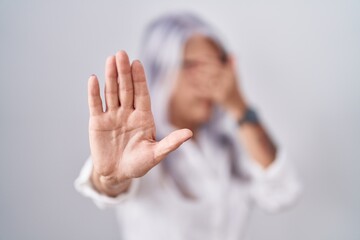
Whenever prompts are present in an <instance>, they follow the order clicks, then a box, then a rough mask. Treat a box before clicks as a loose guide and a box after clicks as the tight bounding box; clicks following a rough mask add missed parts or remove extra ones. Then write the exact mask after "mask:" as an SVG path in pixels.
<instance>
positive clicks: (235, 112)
mask: <svg viewBox="0 0 360 240" xmlns="http://www.w3.org/2000/svg"><path fill="white" fill-rule="evenodd" d="M226 109H227V111H228V112H229V113H230V115H231V116H233V118H234V119H236V120H238V119H240V118H242V117H243V116H244V115H245V112H246V110H247V109H248V106H247V104H246V103H245V101H244V100H243V99H242V98H241V97H240V96H237V97H235V98H234V99H233V100H232V101H229V102H228V104H227V106H226Z"/></svg>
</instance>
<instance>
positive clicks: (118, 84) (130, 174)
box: [88, 51, 192, 196]
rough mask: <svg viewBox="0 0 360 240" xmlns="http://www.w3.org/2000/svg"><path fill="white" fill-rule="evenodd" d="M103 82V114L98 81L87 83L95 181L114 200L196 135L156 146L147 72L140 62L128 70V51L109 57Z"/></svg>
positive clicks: (180, 134) (179, 134)
mask: <svg viewBox="0 0 360 240" xmlns="http://www.w3.org/2000/svg"><path fill="white" fill-rule="evenodd" d="M105 79H106V81H105V102H106V110H105V111H103V107H102V99H101V97H100V88H99V82H98V79H97V77H96V76H95V75H92V76H91V77H90V78H89V82H88V102H89V109H90V121H89V138H90V149H91V157H92V160H93V166H94V167H93V174H92V181H93V184H94V185H95V188H97V190H98V191H100V192H104V193H105V194H108V195H110V196H116V195H118V194H119V193H121V192H123V191H125V190H126V189H127V187H128V185H129V184H130V180H131V179H132V178H137V177H141V176H143V175H145V174H146V173H147V172H148V171H149V170H150V169H151V168H153V167H154V166H156V165H157V164H158V163H160V162H161V160H163V159H164V158H165V157H166V155H167V154H169V153H170V152H171V151H174V150H175V149H177V148H178V147H179V146H180V145H181V144H182V143H184V142H185V141H187V140H188V139H189V138H191V136H192V132H191V131H190V130H188V129H181V130H177V131H174V132H172V133H171V134H169V135H168V136H167V137H165V138H164V139H162V140H161V141H159V142H157V141H156V139H155V136H156V134H155V131H156V130H155V124H154V119H153V115H152V112H151V104H150V95H149V91H148V88H147V84H146V77H145V73H144V68H143V66H142V64H141V63H140V61H138V60H135V61H134V62H133V63H132V64H131V65H130V62H129V58H128V56H127V54H126V52H124V51H119V52H118V53H117V54H116V56H110V57H108V58H107V60H106V66H105Z"/></svg>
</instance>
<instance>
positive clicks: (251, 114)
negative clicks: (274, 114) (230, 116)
mask: <svg viewBox="0 0 360 240" xmlns="http://www.w3.org/2000/svg"><path fill="white" fill-rule="evenodd" d="M237 123H238V125H239V126H242V125H243V124H244V123H254V124H256V123H259V118H258V116H257V114H256V112H255V111H254V109H252V108H247V109H246V110H245V114H244V116H243V117H242V118H240V119H239V120H238V122H237Z"/></svg>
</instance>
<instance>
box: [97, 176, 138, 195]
mask: <svg viewBox="0 0 360 240" xmlns="http://www.w3.org/2000/svg"><path fill="white" fill-rule="evenodd" d="M90 179H91V182H92V184H93V186H94V188H95V189H96V190H97V191H98V192H99V193H104V194H106V195H108V196H110V197H116V196H117V195H119V194H120V193H122V192H125V191H126V190H127V189H128V188H129V186H130V183H131V179H126V180H121V181H115V180H114V178H112V177H105V176H101V175H100V174H98V173H97V172H96V171H94V169H93V171H92V174H91V177H90Z"/></svg>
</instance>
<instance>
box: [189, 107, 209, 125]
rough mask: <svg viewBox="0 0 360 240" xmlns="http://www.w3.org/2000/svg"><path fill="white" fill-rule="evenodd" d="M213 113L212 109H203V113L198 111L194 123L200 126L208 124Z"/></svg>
mask: <svg viewBox="0 0 360 240" xmlns="http://www.w3.org/2000/svg"><path fill="white" fill-rule="evenodd" d="M211 114H212V111H211V109H209V110H206V109H202V110H201V111H197V112H196V113H194V114H193V116H194V121H195V122H197V123H198V124H199V125H202V124H205V123H207V122H208V121H209V120H210V118H211Z"/></svg>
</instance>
